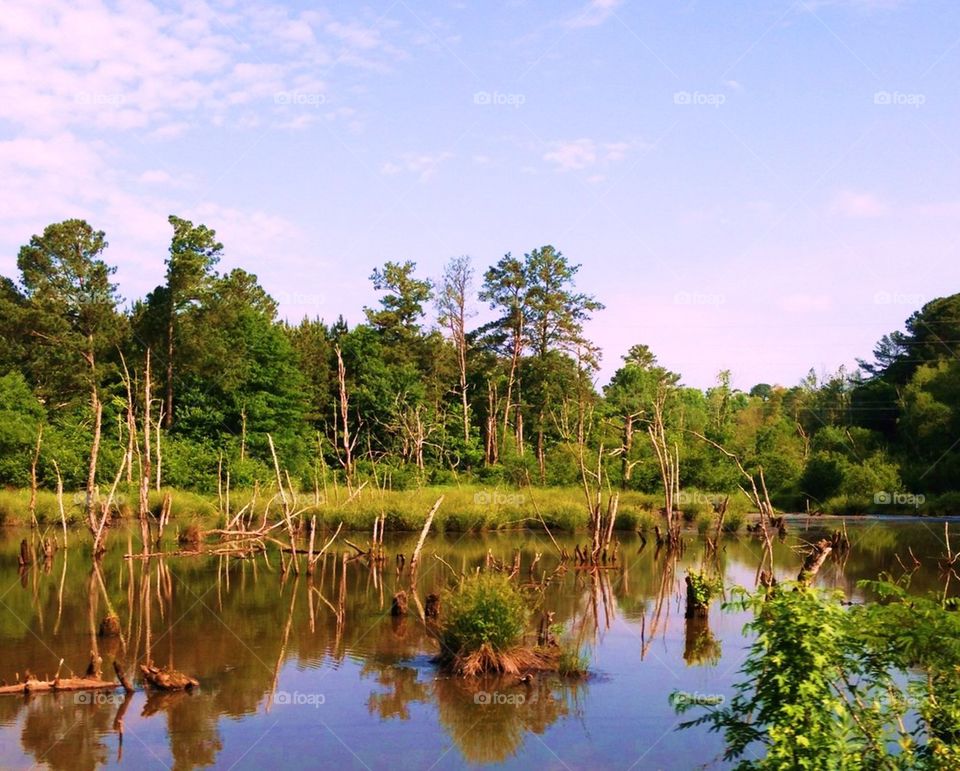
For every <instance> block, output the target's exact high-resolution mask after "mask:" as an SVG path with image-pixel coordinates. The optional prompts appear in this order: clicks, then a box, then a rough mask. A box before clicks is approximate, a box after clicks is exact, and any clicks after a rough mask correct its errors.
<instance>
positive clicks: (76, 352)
mask: <svg viewBox="0 0 960 771" xmlns="http://www.w3.org/2000/svg"><path fill="white" fill-rule="evenodd" d="M106 248H107V240H106V236H105V235H104V233H103V231H99V230H94V229H93V228H92V227H91V226H90V225H89V224H87V223H86V222H85V221H83V220H76V219H72V220H66V221H64V222H60V223H57V224H54V225H48V226H47V227H46V228H45V229H44V231H43V234H42V235H40V236H33V237H32V238H31V239H30V242H29V243H28V244H27V245H26V246H23V247H21V249H20V254H19V256H18V257H17V267H18V268H19V269H20V274H21V285H22V287H23V294H24V297H25V298H26V302H27V306H26V309H25V310H26V329H27V330H28V332H27V333H28V334H29V335H30V337H31V338H32V339H33V340H35V341H37V342H38V345H37V346H35V347H33V348H32V351H33V356H32V358H33V365H34V366H33V371H34V372H35V373H42V375H41V376H42V378H43V379H44V380H45V381H46V382H51V383H52V382H56V381H60V383H61V384H63V383H64V382H67V383H71V384H74V385H78V386H79V387H82V388H85V389H86V390H87V392H88V393H89V398H90V408H91V413H92V417H93V437H92V441H91V445H90V462H89V464H88V470H87V518H88V522H89V524H90V527H91V529H94V527H95V513H94V505H95V501H96V484H97V459H98V457H99V452H100V433H101V425H102V419H103V406H102V402H101V398H100V387H101V384H102V381H103V379H104V376H105V371H104V369H105V368H104V367H103V366H102V363H101V362H102V359H103V358H105V356H106V354H107V353H109V352H111V351H112V350H113V348H114V346H115V345H116V344H117V343H118V342H119V341H120V339H121V338H122V335H123V321H122V318H121V317H120V315H119V314H118V313H117V305H118V302H119V298H118V296H117V293H116V285H115V284H113V283H112V282H111V281H110V277H111V276H112V275H113V273H114V272H115V270H116V269H115V268H113V267H110V266H108V265H107V264H106V263H105V262H104V261H103V260H102V259H101V254H102V253H103V251H104V249H106ZM55 372H56V373H58V374H56V375H54V374H52V373H55ZM98 546H99V543H97V544H95V551H96V547H98Z"/></svg>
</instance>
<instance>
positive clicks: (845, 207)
mask: <svg viewBox="0 0 960 771" xmlns="http://www.w3.org/2000/svg"><path fill="white" fill-rule="evenodd" d="M830 213H831V214H835V215H839V216H841V217H849V218H851V219H876V218H878V217H883V216H886V215H887V214H889V213H890V207H889V206H888V205H887V204H886V203H885V202H884V201H883V200H882V199H880V198H879V197H878V196H876V195H875V194H873V193H868V192H858V191H855V190H841V191H840V192H839V193H837V194H836V195H835V196H834V198H833V201H832V202H831V203H830Z"/></svg>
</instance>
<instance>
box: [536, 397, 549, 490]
mask: <svg viewBox="0 0 960 771" xmlns="http://www.w3.org/2000/svg"><path fill="white" fill-rule="evenodd" d="M543 419H544V415H543V412H541V413H540V427H539V428H538V429H537V465H538V466H539V467H540V484H542V485H544V484H546V483H547V459H546V456H545V455H544V453H545V448H544V444H543Z"/></svg>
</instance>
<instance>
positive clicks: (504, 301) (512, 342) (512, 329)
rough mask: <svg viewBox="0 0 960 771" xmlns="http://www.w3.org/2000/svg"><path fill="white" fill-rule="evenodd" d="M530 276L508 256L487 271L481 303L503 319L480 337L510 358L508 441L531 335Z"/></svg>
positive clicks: (519, 437)
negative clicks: (522, 361) (528, 334)
mask: <svg viewBox="0 0 960 771" xmlns="http://www.w3.org/2000/svg"><path fill="white" fill-rule="evenodd" d="M527 291H528V282H527V273H526V270H525V269H524V264H523V262H522V261H521V260H518V259H517V258H516V257H513V256H511V254H510V253H509V252H508V253H507V254H505V255H504V256H503V257H502V258H501V259H500V261H499V262H498V263H497V264H496V265H494V266H492V267H490V268H488V269H487V272H486V273H485V274H484V277H483V288H482V289H481V290H480V299H481V300H482V301H483V302H486V303H489V304H490V308H491V310H495V311H497V312H498V313H499V314H500V315H499V318H497V319H496V320H494V321H492V322H490V323H489V324H486V325H484V327H482V328H481V330H480V334H481V335H482V336H484V337H485V338H486V340H485V344H486V346H487V347H489V348H493V349H494V350H497V351H498V352H505V353H506V355H507V356H508V357H509V362H510V363H509V368H508V375H507V392H506V401H505V404H504V407H503V439H504V440H505V439H506V437H507V430H508V428H509V424H510V413H511V411H512V410H513V407H514V404H513V393H514V388H515V386H516V383H517V381H516V377H517V367H518V366H519V364H520V357H521V356H522V355H523V349H524V346H525V344H526V331H527ZM515 432H516V443H517V451H518V452H521V451H522V448H523V423H522V422H521V420H520V410H519V406H518V408H517V421H516V423H515Z"/></svg>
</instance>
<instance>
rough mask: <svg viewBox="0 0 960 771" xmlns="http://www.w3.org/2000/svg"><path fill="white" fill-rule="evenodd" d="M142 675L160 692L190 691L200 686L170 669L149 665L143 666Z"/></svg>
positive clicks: (141, 668)
mask: <svg viewBox="0 0 960 771" xmlns="http://www.w3.org/2000/svg"><path fill="white" fill-rule="evenodd" d="M140 674H141V675H142V676H143V679H144V680H146V681H147V683H148V684H149V685H151V686H152V687H154V688H156V689H157V690H158V691H185V690H186V691H189V690H190V689H191V688H196V687H197V686H199V685H200V682H199V681H198V680H196V679H194V678H192V677H190V676H189V675H185V674H183V672H178V671H177V670H176V669H170V668H169V667H163V668H160V667H155V666H151V665H149V664H141V665H140Z"/></svg>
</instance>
